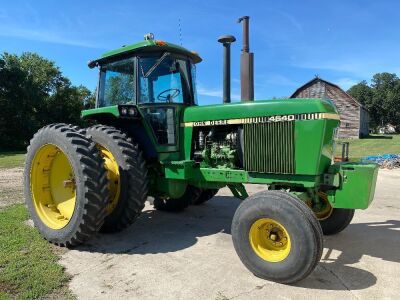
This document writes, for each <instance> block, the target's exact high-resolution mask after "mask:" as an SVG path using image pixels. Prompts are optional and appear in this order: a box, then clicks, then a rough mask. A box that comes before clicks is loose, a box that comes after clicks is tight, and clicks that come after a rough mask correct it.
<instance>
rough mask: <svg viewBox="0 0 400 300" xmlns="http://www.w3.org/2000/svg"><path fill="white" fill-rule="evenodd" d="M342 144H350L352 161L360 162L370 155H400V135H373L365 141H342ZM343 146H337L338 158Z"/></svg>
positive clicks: (364, 139)
mask: <svg viewBox="0 0 400 300" xmlns="http://www.w3.org/2000/svg"><path fill="white" fill-rule="evenodd" d="M340 142H349V143H350V145H349V158H350V160H351V161H356V160H359V159H360V158H362V157H365V156H368V155H378V154H386V153H390V154H400V134H397V135H371V136H369V137H368V138H363V139H354V140H353V139H342V140H340ZM341 151H342V148H341V145H337V146H336V156H340V155H341V153H342V152H341Z"/></svg>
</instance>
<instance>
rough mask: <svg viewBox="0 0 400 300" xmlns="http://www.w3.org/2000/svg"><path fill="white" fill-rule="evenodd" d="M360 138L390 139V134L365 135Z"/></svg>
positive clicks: (391, 137)
mask: <svg viewBox="0 0 400 300" xmlns="http://www.w3.org/2000/svg"><path fill="white" fill-rule="evenodd" d="M361 139H362V140H391V139H393V136H392V135H367V136H365V137H362V138H361Z"/></svg>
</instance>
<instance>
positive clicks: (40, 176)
mask: <svg viewBox="0 0 400 300" xmlns="http://www.w3.org/2000/svg"><path fill="white" fill-rule="evenodd" d="M30 182H31V186H30V188H31V194H32V199H33V205H34V208H35V210H36V212H37V215H38V216H39V218H40V220H41V221H42V222H43V223H44V224H45V225H46V226H47V227H49V228H52V229H61V228H63V227H65V226H66V225H67V224H68V222H69V221H70V220H71V218H72V215H73V214H74V210H75V205H76V185H75V174H74V171H73V169H72V167H71V164H70V162H69V160H68V157H67V156H66V155H65V153H64V152H62V151H61V149H60V148H58V147H57V146H55V145H51V144H46V145H44V146H42V147H41V148H40V149H39V150H38V151H37V152H36V154H35V156H34V158H33V161H32V166H31V171H30Z"/></svg>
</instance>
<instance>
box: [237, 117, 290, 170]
mask: <svg viewBox="0 0 400 300" xmlns="http://www.w3.org/2000/svg"><path fill="white" fill-rule="evenodd" d="M294 124H295V122H271V123H255V124H244V127H243V130H244V132H243V135H244V136H243V137H244V149H243V150H244V168H245V170H247V171H250V172H260V173H280V174H294V173H295V161H294V153H295V152H294V150H295V149H294Z"/></svg>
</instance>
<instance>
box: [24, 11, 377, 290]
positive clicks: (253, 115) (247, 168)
mask: <svg viewBox="0 0 400 300" xmlns="http://www.w3.org/2000/svg"><path fill="white" fill-rule="evenodd" d="M244 21H248V20H246V19H245V20H244ZM220 41H221V42H222V43H223V44H224V47H225V51H226V52H225V53H226V54H229V44H230V43H231V42H233V41H234V38H233V37H232V36H225V37H222V38H221V39H220ZM246 50H248V48H247V49H245V48H244V52H243V54H242V62H243V63H242V68H243V69H242V71H243V72H242V74H243V76H244V78H245V79H246V78H247V79H248V80H247V82H245V83H244V84H243V85H242V87H243V88H244V89H245V92H246V89H247V93H248V98H247V99H246V98H245V99H243V100H244V101H241V102H236V103H229V100H230V99H229V60H228V59H229V55H226V59H227V60H225V64H224V65H225V77H224V78H225V82H224V83H225V93H224V100H225V102H227V103H222V104H218V105H207V106H198V105H197V96H196V85H195V83H196V77H195V71H196V67H195V66H196V64H198V63H200V62H201V58H200V56H199V55H198V54H197V53H195V52H191V51H189V50H187V49H185V48H183V47H180V46H177V45H174V44H171V43H167V42H164V41H160V40H155V39H154V38H153V36H152V35H147V36H146V38H145V40H144V41H142V42H139V43H136V44H133V45H129V46H125V47H122V48H119V49H116V50H113V51H110V52H107V53H105V54H104V55H103V56H101V57H100V58H99V59H96V60H93V61H91V62H90V63H89V67H91V68H98V70H99V81H98V89H97V102H96V107H95V108H92V109H87V110H84V111H83V112H82V117H83V118H87V119H91V120H94V121H96V124H97V125H94V126H92V127H89V128H86V129H81V128H78V127H76V126H73V125H69V124H51V125H48V126H45V127H44V128H42V129H40V130H39V131H38V132H37V133H36V134H35V135H34V137H33V138H32V140H31V142H30V146H29V148H28V153H27V158H26V165H25V178H24V180H25V198H26V204H27V206H28V208H29V212H30V215H31V217H32V219H33V221H34V224H35V226H36V227H37V228H38V230H39V231H40V233H41V234H42V235H43V237H44V238H45V239H46V240H48V241H49V242H51V243H54V244H56V245H60V246H67V247H72V246H76V245H78V244H81V243H84V242H86V241H87V240H89V239H90V238H91V237H92V236H93V235H94V234H96V233H97V232H98V231H102V232H117V231H120V230H122V229H124V228H126V227H128V226H130V225H131V224H132V223H133V222H134V221H135V220H136V219H137V218H138V216H139V215H140V212H141V211H142V209H143V208H144V205H145V201H146V200H147V199H148V197H149V196H150V197H152V198H154V208H155V209H158V210H165V211H176V210H182V209H184V208H186V207H187V206H189V205H198V204H201V203H204V202H206V201H207V200H209V199H210V198H212V197H213V196H214V195H215V194H216V193H217V191H218V190H219V189H221V188H222V187H228V188H229V189H230V190H231V191H232V193H233V195H234V196H235V197H238V198H240V199H243V202H241V204H240V206H239V207H238V208H237V210H236V213H235V215H234V217H233V221H232V230H231V232H232V239H233V244H234V247H235V250H236V252H237V254H238V255H239V257H240V259H241V260H242V262H243V264H244V265H245V266H246V267H247V268H248V269H249V270H250V271H251V272H252V273H254V274H255V275H256V276H259V277H261V278H264V279H268V280H272V281H276V282H281V283H293V282H296V281H299V280H301V279H303V278H305V277H306V276H307V275H308V274H310V272H312V271H313V269H314V268H315V267H316V265H317V264H318V262H319V260H320V258H321V253H322V250H323V234H336V233H338V232H340V231H342V230H343V229H345V228H346V226H348V225H349V223H350V222H351V220H352V218H353V215H354V210H355V209H365V208H367V207H368V206H369V205H370V203H371V201H372V200H373V196H374V190H375V184H376V177H377V167H376V165H374V164H361V163H344V162H339V163H333V155H334V147H335V145H334V136H335V132H337V129H338V126H339V122H340V120H339V115H338V112H337V110H336V108H335V106H334V105H333V104H332V102H331V101H330V100H328V99H296V100H262V101H261V100H259V101H249V100H252V99H251V97H252V95H251V94H252V90H251V88H250V89H249V87H251V84H252V83H251V82H252V74H250V73H251V70H252V55H250V54H251V53H249V52H248V51H246ZM249 70H250V72H248V71H249ZM249 91H250V92H249ZM244 184H264V185H265V190H264V191H261V192H259V193H256V194H254V195H252V196H248V194H247V193H246V189H245V186H244ZM177 239H179V236H177Z"/></svg>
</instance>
